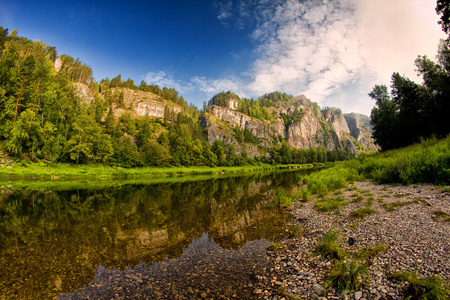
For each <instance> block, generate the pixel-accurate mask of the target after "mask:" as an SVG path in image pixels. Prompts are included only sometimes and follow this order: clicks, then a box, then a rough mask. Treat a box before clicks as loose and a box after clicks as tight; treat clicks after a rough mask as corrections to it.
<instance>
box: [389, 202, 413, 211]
mask: <svg viewBox="0 0 450 300" xmlns="http://www.w3.org/2000/svg"><path fill="white" fill-rule="evenodd" d="M412 203H413V202H402V201H396V202H391V203H384V204H383V207H384V209H386V210H387V211H395V209H396V208H397V207H402V206H406V205H410V204H412Z"/></svg>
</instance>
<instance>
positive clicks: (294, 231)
mask: <svg viewBox="0 0 450 300" xmlns="http://www.w3.org/2000/svg"><path fill="white" fill-rule="evenodd" d="M300 231H301V228H300V225H299V224H297V225H295V227H294V229H292V231H291V237H297V236H299V235H300Z"/></svg>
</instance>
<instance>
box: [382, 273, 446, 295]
mask: <svg viewBox="0 0 450 300" xmlns="http://www.w3.org/2000/svg"><path fill="white" fill-rule="evenodd" d="M390 277H391V278H392V279H396V280H399V281H402V282H407V283H408V287H407V288H406V292H405V295H404V297H405V299H419V300H447V299H449V298H450V290H449V288H448V285H447V284H446V283H445V282H444V281H443V280H442V279H441V278H440V277H439V276H432V277H426V278H419V276H418V275H417V274H416V273H411V272H401V273H394V274H392V275H391V276H390Z"/></svg>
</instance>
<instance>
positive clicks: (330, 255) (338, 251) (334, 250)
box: [314, 228, 346, 260]
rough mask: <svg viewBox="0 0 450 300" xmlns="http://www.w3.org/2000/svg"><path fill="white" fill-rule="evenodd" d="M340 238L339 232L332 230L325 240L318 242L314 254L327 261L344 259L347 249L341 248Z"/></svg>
mask: <svg viewBox="0 0 450 300" xmlns="http://www.w3.org/2000/svg"><path fill="white" fill-rule="evenodd" d="M340 237H341V236H340V234H339V231H337V230H335V229H333V228H331V229H330V230H328V232H327V233H326V234H325V236H324V237H323V239H322V240H320V241H319V242H318V244H317V245H316V247H315V249H314V252H315V253H316V254H319V255H322V257H324V258H327V259H337V260H340V259H343V258H344V256H345V254H346V253H345V249H343V248H341V247H339V244H338V242H339V239H340Z"/></svg>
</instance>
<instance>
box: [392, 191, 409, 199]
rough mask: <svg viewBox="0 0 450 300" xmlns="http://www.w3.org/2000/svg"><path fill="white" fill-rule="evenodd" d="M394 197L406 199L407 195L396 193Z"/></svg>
mask: <svg viewBox="0 0 450 300" xmlns="http://www.w3.org/2000/svg"><path fill="white" fill-rule="evenodd" d="M394 196H395V197H396V198H402V197H406V196H407V195H406V194H402V193H397V192H395V194H394Z"/></svg>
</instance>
